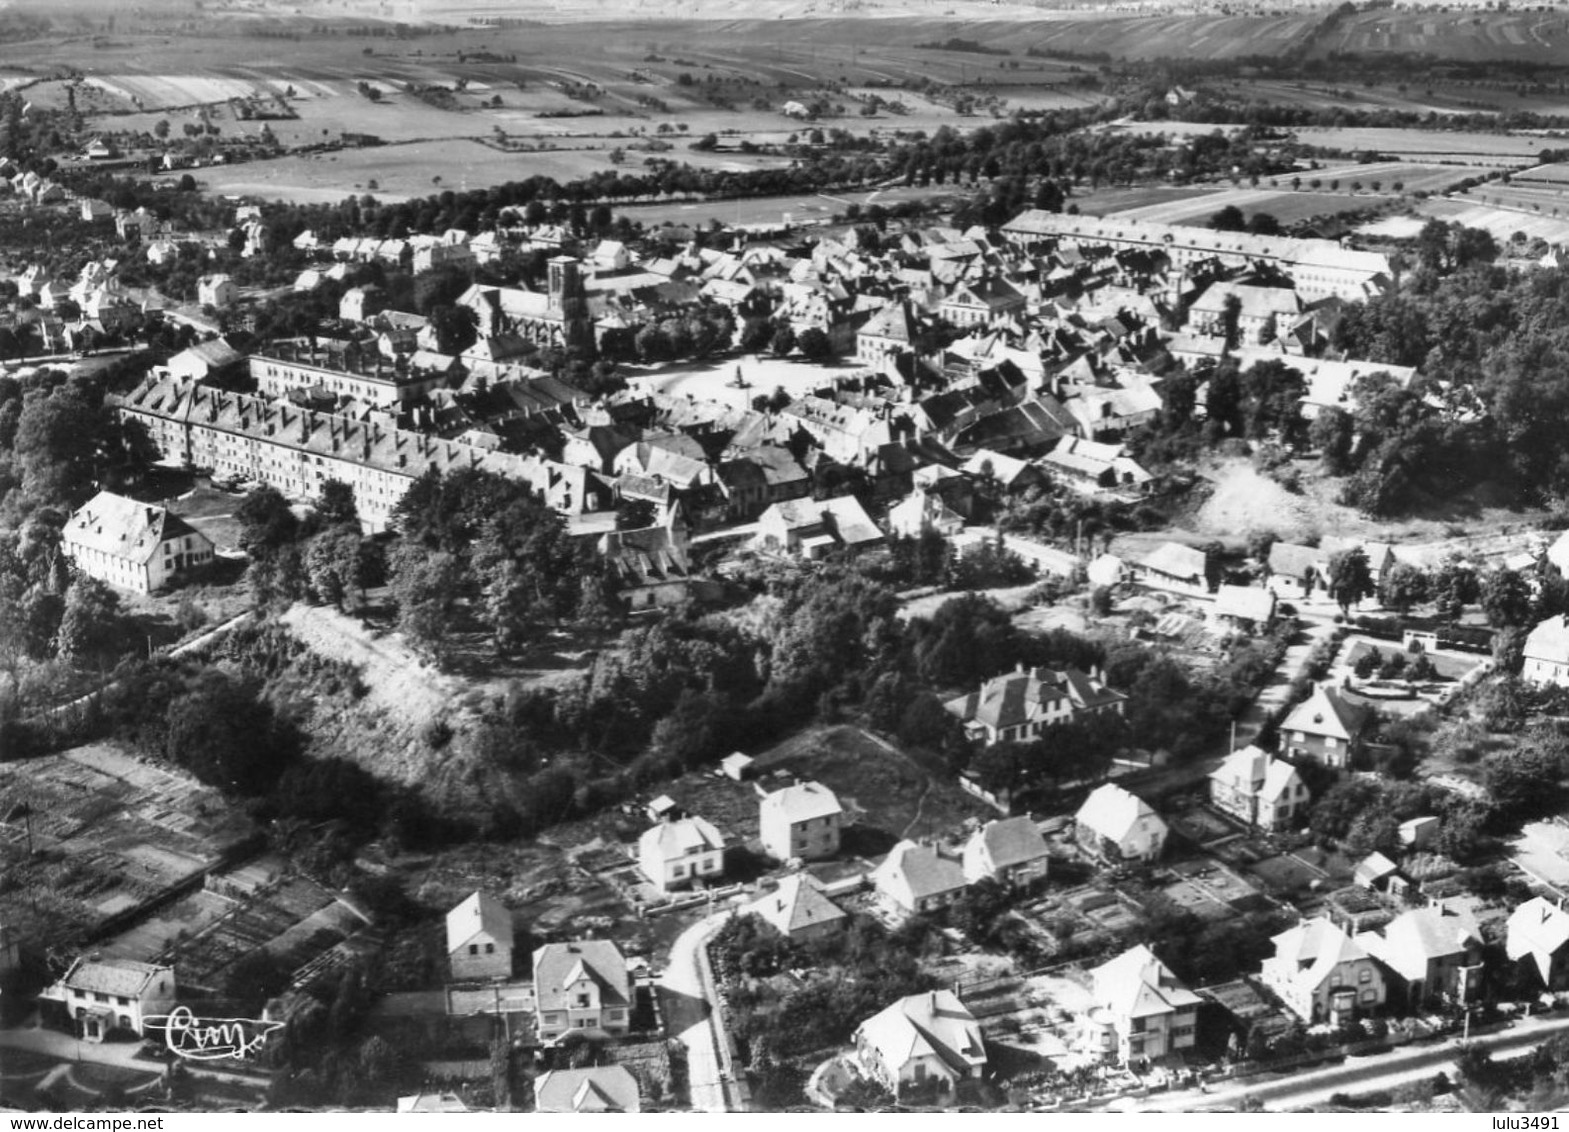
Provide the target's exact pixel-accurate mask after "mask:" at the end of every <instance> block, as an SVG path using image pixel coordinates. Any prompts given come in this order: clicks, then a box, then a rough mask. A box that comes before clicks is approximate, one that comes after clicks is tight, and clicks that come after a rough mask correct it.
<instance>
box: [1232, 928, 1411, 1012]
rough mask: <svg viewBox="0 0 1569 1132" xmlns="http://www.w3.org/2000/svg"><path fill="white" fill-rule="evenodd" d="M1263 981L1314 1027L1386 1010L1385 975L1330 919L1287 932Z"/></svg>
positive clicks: (1276, 941) (1266, 966)
mask: <svg viewBox="0 0 1569 1132" xmlns="http://www.w3.org/2000/svg"><path fill="white" fill-rule="evenodd" d="M1271 942H1272V943H1273V944H1274V945H1275V954H1274V955H1272V956H1271V957H1269V958H1268V959H1265V960H1264V963H1263V967H1262V969H1261V970H1260V972H1259V980H1260V981H1261V982H1262V983H1263V984H1264V986H1265V987H1267V988H1268V989H1269V990H1271V991H1272V992H1274V994H1275V996H1276V997H1277V998H1279V999H1280V1001H1281V1002H1282V1003H1283V1004H1285V1006H1286V1008H1287V1009H1289V1010H1290V1011H1291V1012H1292V1013H1293V1014H1295V1015H1296V1016H1297V1017H1298V1018H1301V1019H1302V1020H1303V1021H1304V1022H1307V1023H1309V1024H1310V1025H1316V1024H1318V1023H1320V1022H1328V1023H1329V1024H1330V1025H1332V1026H1334V1025H1339V1024H1340V1023H1342V1022H1344V1021H1346V1020H1347V1019H1350V1018H1357V1017H1362V1016H1364V1015H1367V1014H1372V1013H1374V1012H1376V1011H1377V1010H1379V1008H1381V1007H1382V1006H1383V1005H1384V1000H1385V997H1386V995H1387V990H1386V987H1385V984H1384V974H1383V971H1382V970H1381V969H1380V967H1379V965H1378V964H1377V963H1376V962H1375V961H1374V960H1373V957H1372V956H1370V955H1369V954H1368V953H1367V950H1366V949H1365V948H1364V947H1362V945H1361V944H1359V943H1357V942H1356V941H1355V940H1353V939H1352V938H1351V937H1350V936H1349V935H1347V934H1346V932H1345V931H1344V930H1343V929H1342V928H1340V927H1339V926H1338V925H1337V924H1335V923H1334V922H1333V921H1332V920H1330V919H1329V918H1328V917H1326V916H1319V917H1317V918H1316V919H1312V920H1308V921H1307V922H1305V923H1302V924H1298V925H1297V926H1296V927H1294V928H1291V929H1290V930H1289V931H1284V932H1281V933H1280V934H1279V935H1277V936H1275V937H1274V938H1273V940H1271Z"/></svg>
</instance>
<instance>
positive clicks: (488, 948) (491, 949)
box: [485, 943, 496, 955]
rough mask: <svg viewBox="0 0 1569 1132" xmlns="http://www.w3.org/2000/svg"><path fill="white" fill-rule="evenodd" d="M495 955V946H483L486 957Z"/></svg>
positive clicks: (490, 944) (491, 944)
mask: <svg viewBox="0 0 1569 1132" xmlns="http://www.w3.org/2000/svg"><path fill="white" fill-rule="evenodd" d="M495 953H496V945H495V944H493V943H487V944H486V945H485V954H486V955H494V954H495Z"/></svg>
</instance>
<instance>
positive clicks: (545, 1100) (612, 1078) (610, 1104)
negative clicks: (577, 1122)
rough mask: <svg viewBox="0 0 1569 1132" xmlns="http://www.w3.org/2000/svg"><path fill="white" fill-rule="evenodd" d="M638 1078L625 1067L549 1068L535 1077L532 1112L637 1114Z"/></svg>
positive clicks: (638, 1106)
mask: <svg viewBox="0 0 1569 1132" xmlns="http://www.w3.org/2000/svg"><path fill="white" fill-rule="evenodd" d="M640 1107H641V1106H640V1103H639V1098H638V1091H637V1078H636V1077H634V1076H632V1071H631V1070H630V1069H628V1068H627V1067H626V1066H625V1065H595V1066H592V1067H590V1068H588V1069H551V1070H548V1071H546V1072H544V1073H541V1074H540V1075H539V1076H538V1077H536V1078H534V1111H535V1112H550V1113H557V1112H637V1111H639V1110H640Z"/></svg>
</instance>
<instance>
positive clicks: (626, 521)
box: [616, 499, 659, 531]
mask: <svg viewBox="0 0 1569 1132" xmlns="http://www.w3.org/2000/svg"><path fill="white" fill-rule="evenodd" d="M658 517H659V513H658V510H657V509H656V508H655V507H654V505H653V503H651V502H650V501H649V500H647V499H622V500H621V501H620V502H619V503H617V504H616V530H618V531H636V530H642V529H643V528H644V527H652V526H653V525H654V523H655V522H656V521H657V519H658Z"/></svg>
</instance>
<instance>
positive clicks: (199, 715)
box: [165, 668, 297, 795]
mask: <svg viewBox="0 0 1569 1132" xmlns="http://www.w3.org/2000/svg"><path fill="white" fill-rule="evenodd" d="M165 749H166V753H167V754H168V756H169V758H171V759H172V760H174V761H175V762H177V763H179V764H180V765H181V766H183V767H185V768H186V769H187V770H189V771H190V772H191V773H192V774H194V775H195V776H196V777H197V778H198V779H200V780H201V781H203V782H205V783H207V784H208V785H209V786H218V787H221V788H223V789H225V790H230V791H233V792H235V793H238V794H248V795H257V794H264V793H266V792H267V790H268V789H270V788H271V787H272V785H273V784H274V783H275V782H277V780H278V776H279V775H280V774H281V773H282V771H283V768H284V766H285V765H287V763H288V762H289V761H290V760H291V758H292V757H293V755H294V753H295V752H296V750H297V740H296V739H295V737H294V736H293V735H292V734H291V733H290V732H289V731H288V729H287V728H285V727H282V726H280V725H279V723H278V721H277V720H276V719H275V717H274V716H273V713H272V709H271V708H270V707H268V706H267V704H266V702H265V701H263V700H261V699H259V698H258V697H257V695H256V693H255V691H254V690H253V689H252V688H251V687H250V686H248V685H246V684H243V683H241V682H239V681H237V680H235V679H233V678H232V677H230V676H228V675H227V674H225V673H224V672H223V671H222V670H221V669H215V668H210V669H207V670H206V671H204V672H203V673H202V675H201V676H200V677H199V678H198V679H197V682H196V684H195V685H194V686H193V687H192V688H191V690H190V691H188V692H185V693H183V694H182V695H180V696H177V697H176V698H175V699H174V701H173V702H172V703H170V705H169V731H168V738H167V740H166V741H165Z"/></svg>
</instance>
